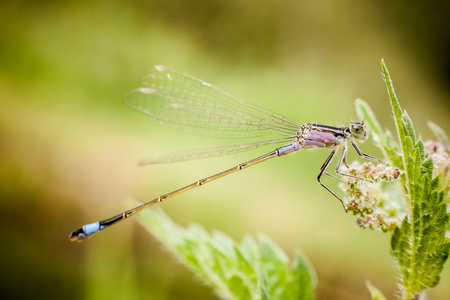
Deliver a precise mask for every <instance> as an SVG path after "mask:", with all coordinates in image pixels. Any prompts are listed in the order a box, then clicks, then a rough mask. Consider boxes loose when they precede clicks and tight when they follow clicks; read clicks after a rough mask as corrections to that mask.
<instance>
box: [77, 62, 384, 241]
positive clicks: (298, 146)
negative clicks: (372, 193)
mask: <svg viewBox="0 0 450 300" xmlns="http://www.w3.org/2000/svg"><path fill="white" fill-rule="evenodd" d="M124 102H125V104H126V105H127V106H129V107H130V108H132V109H134V110H136V111H138V112H140V113H143V114H146V115H149V116H151V117H153V118H154V119H155V120H157V121H159V122H160V123H163V124H167V125H170V126H172V127H174V128H175V129H178V130H182V131H185V132H188V133H194V134H199V135H204V136H210V137H216V138H217V137H219V138H255V137H262V136H270V137H272V138H270V139H265V140H263V141H258V142H252V143H246V144H238V145H228V146H222V147H214V148H208V149H201V150H192V151H187V152H172V153H166V154H161V155H157V156H155V157H152V158H151V159H147V160H143V161H140V162H139V165H151V164H160V163H170V162H177V161H186V160H192V159H200V158H209V157H217V156H222V155H228V154H232V153H239V152H243V151H248V150H251V149H256V148H259V147H263V146H267V145H271V144H280V143H284V144H285V145H283V146H281V147H278V148H276V149H274V150H272V151H270V152H268V153H266V154H264V155H262V156H259V157H257V158H254V159H251V160H249V161H246V162H243V163H240V164H238V165H236V166H234V167H232V168H230V169H227V170H224V171H222V172H220V173H217V174H214V175H211V176H209V177H205V178H203V179H199V180H197V181H195V182H193V183H191V184H189V185H186V186H184V187H182V188H179V189H177V190H175V191H172V192H170V193H167V194H164V195H161V196H158V197H156V198H154V199H152V200H150V201H148V202H146V203H143V204H141V205H139V206H137V207H135V208H132V209H129V210H126V211H124V212H121V213H119V214H117V215H115V216H113V217H111V218H108V219H105V220H103V221H98V222H94V223H91V224H86V225H84V226H82V227H81V228H78V229H76V230H74V231H73V232H72V233H71V234H70V236H69V238H70V240H71V241H73V242H82V241H84V240H86V239H88V238H90V237H91V236H93V235H94V234H96V233H99V232H101V231H102V230H104V229H106V228H109V227H111V226H112V225H114V224H117V223H118V222H120V221H123V220H125V219H128V218H130V217H131V216H133V215H135V214H136V213H138V212H140V211H142V210H144V209H146V208H148V207H150V206H152V205H154V204H156V203H160V202H163V201H165V200H167V199H169V198H171V197H173V196H176V195H179V194H181V193H184V192H186V191H188V190H191V189H193V188H196V187H200V186H203V185H205V184H207V183H209V182H211V181H214V180H216V179H219V178H222V177H224V176H226V175H229V174H232V173H234V172H237V171H241V170H243V169H246V168H248V167H251V166H254V165H256V164H259V163H261V162H264V161H267V160H269V159H272V158H275V157H280V156H285V155H287V154H291V153H295V152H297V151H300V150H302V149H312V148H328V149H331V153H330V154H329V156H328V158H327V159H326V160H325V162H324V163H323V165H322V167H321V168H320V171H319V174H318V175H317V181H318V183H319V184H320V185H321V186H322V187H324V188H325V189H326V190H327V191H328V192H330V193H331V194H332V195H333V196H334V197H336V198H337V199H338V200H339V201H340V202H341V203H342V205H343V207H344V210H345V205H344V202H343V201H342V199H341V198H340V197H339V196H338V195H337V194H336V193H335V192H333V191H332V190H331V189H330V188H329V187H328V186H326V185H325V184H324V183H322V181H321V179H322V177H323V175H327V176H329V177H331V178H334V179H336V180H340V181H342V179H341V178H342V176H348V177H353V178H357V179H361V180H366V179H364V178H361V177H358V176H354V175H350V174H346V173H343V172H341V166H342V165H345V166H346V167H347V168H348V165H347V153H348V142H350V144H351V146H352V147H353V148H354V149H355V150H356V153H357V154H358V155H359V156H361V157H362V158H363V159H366V160H370V161H373V162H376V163H381V164H385V163H384V162H383V161H381V160H380V159H378V158H376V157H374V156H371V155H369V154H365V153H363V152H362V151H361V150H360V148H359V146H358V144H357V142H364V141H365V140H366V139H367V137H368V131H367V129H366V128H365V126H364V122H363V121H352V122H351V123H350V126H349V127H334V126H329V125H321V124H314V123H306V124H300V123H297V122H294V121H291V120H289V119H288V118H286V117H284V116H282V115H280V114H278V113H275V112H273V111H270V110H268V109H265V108H263V107H260V106H257V105H254V104H250V103H248V102H245V101H243V100H241V99H239V98H237V97H235V96H233V95H231V94H229V93H227V92H225V91H223V90H221V89H219V88H218V87H215V86H214V85H212V84H209V83H207V82H205V81H203V80H201V79H198V78H196V77H194V76H192V75H189V74H186V73H184V72H180V71H177V70H174V69H171V68H169V67H165V66H155V67H153V68H151V69H149V70H147V71H146V72H145V73H144V74H143V77H142V87H139V88H136V89H134V90H131V91H130V92H128V93H127V94H125V96H124ZM340 149H342V151H341V154H340V155H339V158H338V161H337V164H336V167H335V170H334V171H335V173H336V174H337V175H338V176H341V178H340V177H338V176H336V175H333V174H331V173H328V172H327V168H328V167H329V165H330V164H331V162H332V161H333V159H334V158H335V157H336V155H337V154H338V152H339V150H340Z"/></svg>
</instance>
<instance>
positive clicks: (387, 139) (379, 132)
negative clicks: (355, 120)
mask: <svg viewBox="0 0 450 300" xmlns="http://www.w3.org/2000/svg"><path fill="white" fill-rule="evenodd" d="M355 108H356V113H357V114H358V117H359V118H360V119H361V120H364V125H366V126H367V127H368V128H369V131H370V135H372V138H373V140H374V143H375V145H376V146H377V147H378V148H379V149H380V150H381V152H382V153H383V156H384V158H385V159H386V160H388V161H389V162H391V163H392V164H393V165H394V166H396V167H398V168H400V169H402V170H403V158H402V156H401V153H400V151H399V146H398V144H397V143H396V142H395V141H394V140H393V139H392V134H391V133H390V132H389V130H383V128H382V127H381V126H380V123H379V122H378V120H377V119H376V117H375V114H374V113H373V111H372V109H371V108H370V106H369V104H367V103H366V102H365V101H364V100H361V99H356V101H355Z"/></svg>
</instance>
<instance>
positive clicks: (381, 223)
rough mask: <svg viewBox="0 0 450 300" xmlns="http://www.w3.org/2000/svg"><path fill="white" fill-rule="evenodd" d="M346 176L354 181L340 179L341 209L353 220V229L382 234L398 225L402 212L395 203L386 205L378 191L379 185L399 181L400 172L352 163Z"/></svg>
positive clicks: (366, 164) (390, 200)
mask: <svg viewBox="0 0 450 300" xmlns="http://www.w3.org/2000/svg"><path fill="white" fill-rule="evenodd" d="M346 173H347V174H349V175H352V176H354V177H349V176H342V179H343V180H342V182H341V183H340V185H339V187H340V188H341V189H342V190H343V191H344V192H345V196H344V205H345V208H346V210H347V211H348V212H352V213H353V214H354V215H355V216H356V225H357V226H359V227H362V228H369V229H372V230H380V231H383V232H385V231H389V230H392V229H394V228H395V227H396V226H399V225H400V223H401V221H402V220H403V218H404V216H405V213H404V211H403V209H402V208H401V206H400V204H399V203H398V202H396V201H392V199H389V201H388V199H387V194H386V193H383V191H382V189H381V184H382V183H384V182H390V181H395V180H397V179H398V178H399V176H400V175H401V173H402V172H401V171H400V170H399V169H398V168H394V167H387V166H385V165H382V164H379V165H377V166H374V165H373V164H371V163H364V164H362V165H361V164H359V163H358V162H354V163H352V164H351V165H350V166H349V169H348V171H347V172H346ZM355 177H356V178H355Z"/></svg>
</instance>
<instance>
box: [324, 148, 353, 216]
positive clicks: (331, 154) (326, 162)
mask: <svg viewBox="0 0 450 300" xmlns="http://www.w3.org/2000/svg"><path fill="white" fill-rule="evenodd" d="M335 156H336V149H333V151H331V153H330V155H329V156H328V158H327V159H326V160H325V162H324V163H323V165H322V167H321V168H320V172H319V175H318V176H317V182H319V184H320V185H321V186H322V187H324V188H325V189H326V190H327V191H328V192H330V193H331V194H332V195H333V196H334V197H336V198H337V199H338V200H339V201H341V204H342V207H343V208H344V210H345V212H347V209H346V208H345V205H344V201H342V199H341V198H340V197H339V196H338V195H336V193H335V192H333V191H332V190H331V189H330V188H329V187H327V186H326V185H325V184H323V183H322V182H321V181H320V179H321V178H322V176H323V174H326V175H328V176H330V177H332V178H336V179H338V180H341V179H340V178H337V177H336V176H334V175H331V174H329V173H327V172H326V171H325V170H326V169H327V168H328V166H329V165H330V163H331V161H332V160H333V158H334V157H335ZM341 159H342V155H341V157H340V158H339V160H341Z"/></svg>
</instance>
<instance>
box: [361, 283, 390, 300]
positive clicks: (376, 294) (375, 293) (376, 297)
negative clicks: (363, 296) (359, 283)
mask: <svg viewBox="0 0 450 300" xmlns="http://www.w3.org/2000/svg"><path fill="white" fill-rule="evenodd" d="M366 285H367V288H368V289H369V292H370V295H371V296H372V300H387V299H386V297H384V295H383V293H382V292H381V291H380V290H379V289H377V288H376V287H375V286H373V285H372V283H370V282H369V281H367V282H366Z"/></svg>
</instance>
